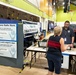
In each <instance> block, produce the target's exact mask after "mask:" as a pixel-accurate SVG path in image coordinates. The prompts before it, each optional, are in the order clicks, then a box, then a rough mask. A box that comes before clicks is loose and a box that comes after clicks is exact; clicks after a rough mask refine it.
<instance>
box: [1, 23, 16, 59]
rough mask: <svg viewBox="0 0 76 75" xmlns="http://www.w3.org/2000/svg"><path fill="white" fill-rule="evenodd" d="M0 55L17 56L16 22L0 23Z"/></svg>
mask: <svg viewBox="0 0 76 75" xmlns="http://www.w3.org/2000/svg"><path fill="white" fill-rule="evenodd" d="M0 56H4V57H11V58H17V24H15V23H0Z"/></svg>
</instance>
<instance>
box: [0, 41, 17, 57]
mask: <svg viewBox="0 0 76 75" xmlns="http://www.w3.org/2000/svg"><path fill="white" fill-rule="evenodd" d="M0 56H5V57H11V58H17V42H3V41H0Z"/></svg>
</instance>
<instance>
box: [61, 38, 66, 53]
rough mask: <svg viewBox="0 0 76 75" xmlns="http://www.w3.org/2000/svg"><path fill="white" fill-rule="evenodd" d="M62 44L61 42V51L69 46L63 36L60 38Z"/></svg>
mask: <svg viewBox="0 0 76 75" xmlns="http://www.w3.org/2000/svg"><path fill="white" fill-rule="evenodd" d="M60 44H61V51H62V52H64V51H65V50H66V49H67V48H68V45H64V39H63V38H61V39H60Z"/></svg>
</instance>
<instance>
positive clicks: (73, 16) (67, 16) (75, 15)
mask: <svg viewBox="0 0 76 75" xmlns="http://www.w3.org/2000/svg"><path fill="white" fill-rule="evenodd" d="M70 10H72V11H73V12H72V13H71V12H68V13H64V10H63V8H58V9H57V12H56V22H64V21H65V20H69V21H70V22H76V6H74V5H71V6H70Z"/></svg>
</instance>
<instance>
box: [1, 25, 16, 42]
mask: <svg viewBox="0 0 76 75" xmlns="http://www.w3.org/2000/svg"><path fill="white" fill-rule="evenodd" d="M16 34H17V33H16V24H0V40H14V41H16V39H17V38H16Z"/></svg>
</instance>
